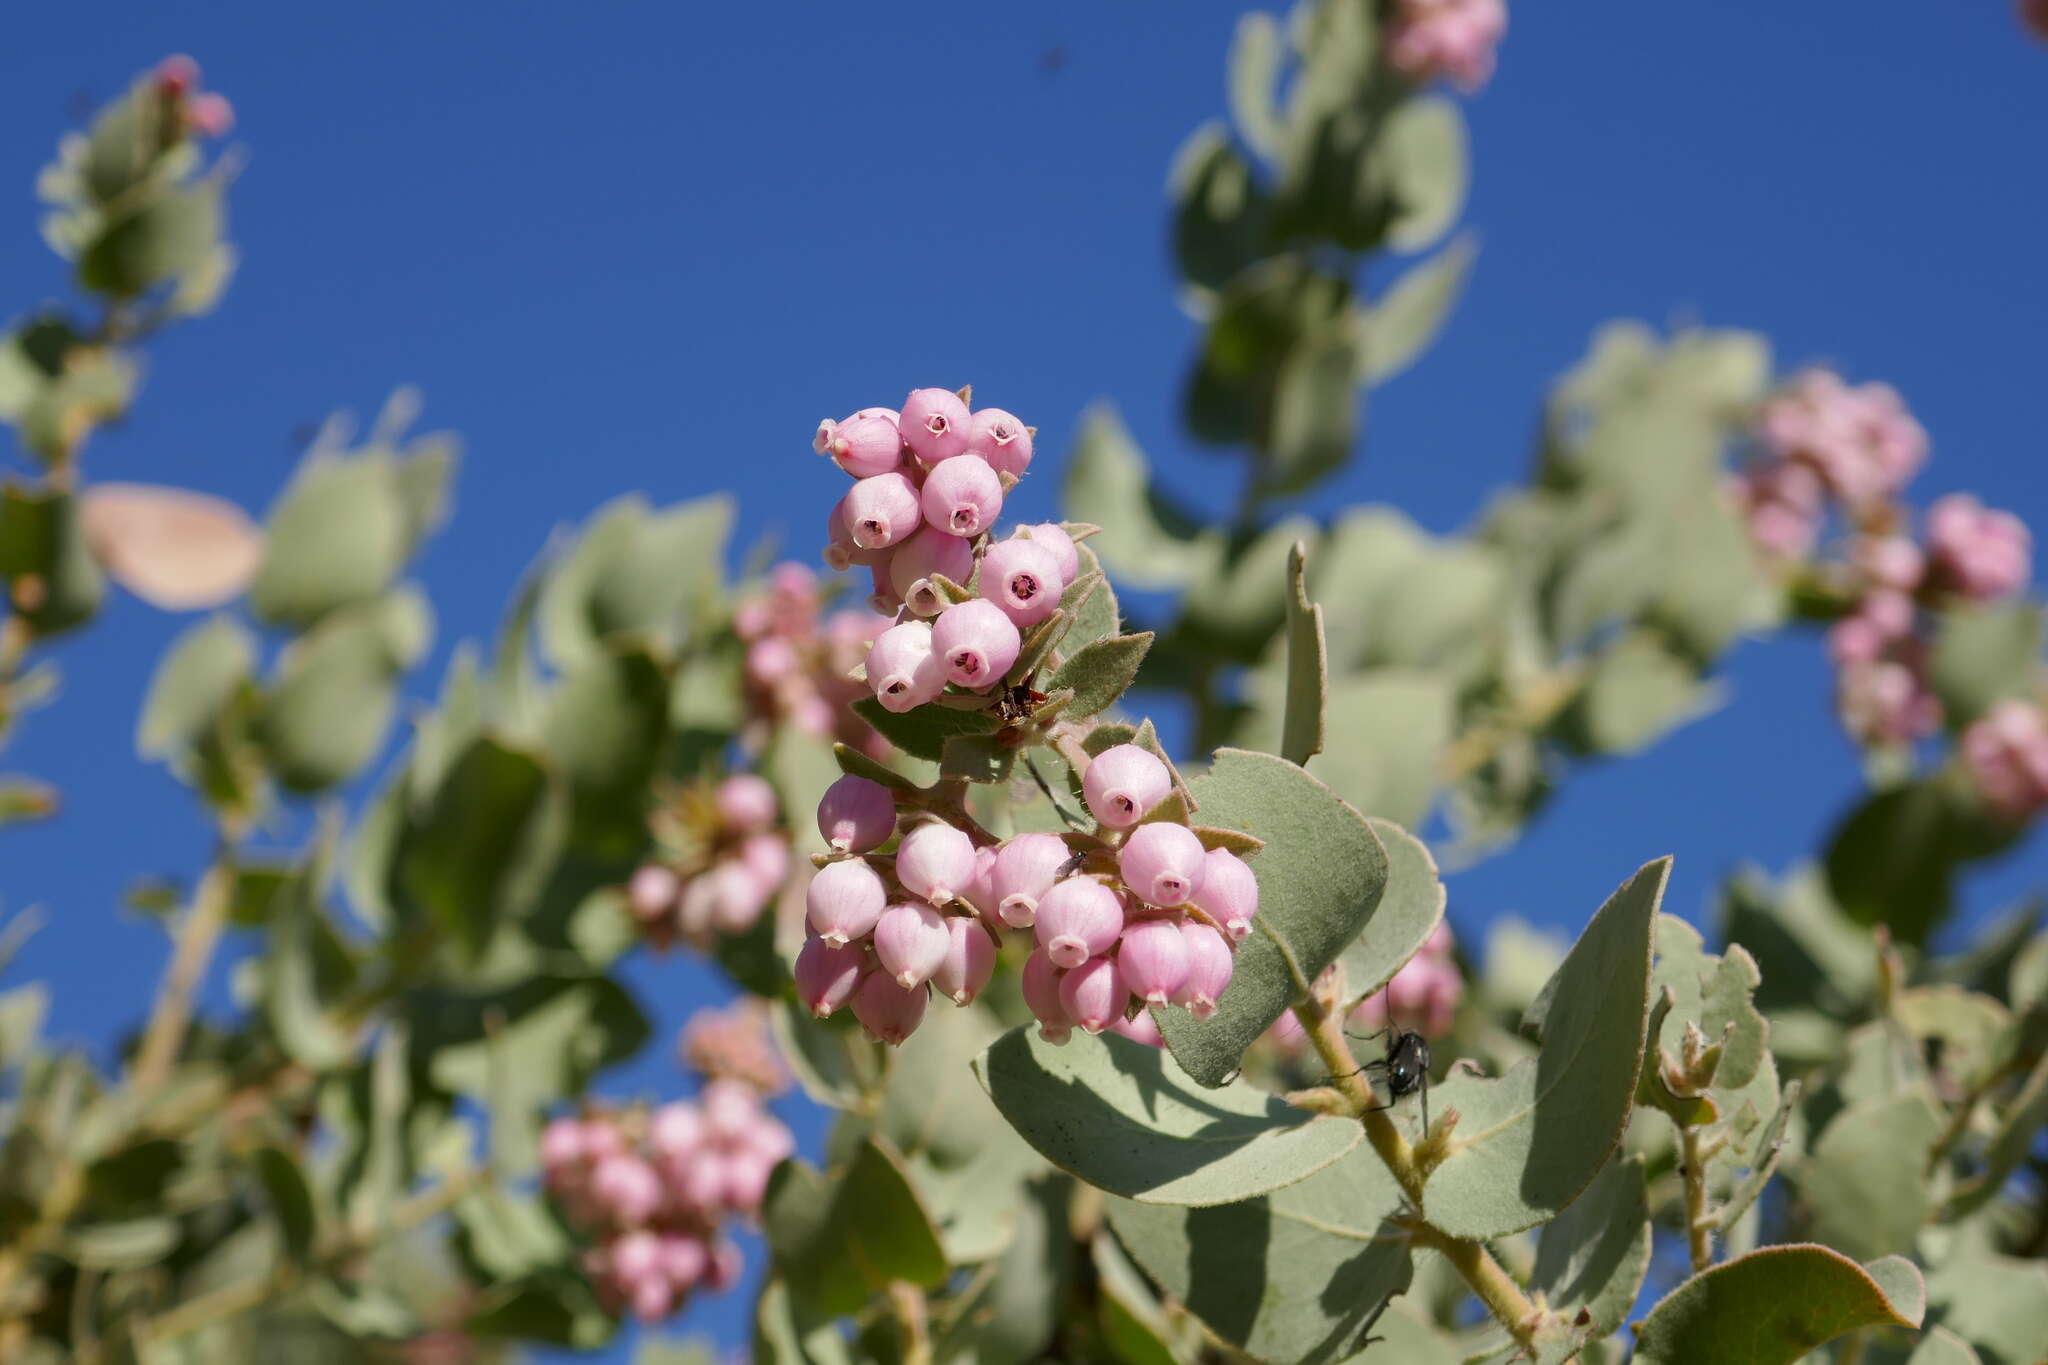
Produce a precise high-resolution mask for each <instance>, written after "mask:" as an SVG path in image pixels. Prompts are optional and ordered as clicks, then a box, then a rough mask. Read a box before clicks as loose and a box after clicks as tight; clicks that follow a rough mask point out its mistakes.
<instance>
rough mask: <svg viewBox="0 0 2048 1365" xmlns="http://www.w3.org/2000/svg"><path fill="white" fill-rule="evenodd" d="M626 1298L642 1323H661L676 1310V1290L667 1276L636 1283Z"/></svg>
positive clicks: (634, 1314)
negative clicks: (671, 1286)
mask: <svg viewBox="0 0 2048 1365" xmlns="http://www.w3.org/2000/svg"><path fill="white" fill-rule="evenodd" d="M622 1287H623V1286H622ZM626 1298H627V1301H628V1302H629V1303H631V1304H632V1306H633V1316H634V1317H635V1318H638V1319H639V1320H640V1321H641V1322H660V1321H661V1320H662V1319H663V1318H665V1317H667V1316H668V1315H669V1314H670V1313H671V1312H673V1311H674V1309H675V1290H674V1289H672V1288H670V1286H669V1282H668V1279H667V1277H666V1276H662V1277H658V1278H650V1279H645V1280H638V1281H635V1282H634V1284H633V1287H632V1288H631V1289H630V1290H628V1291H627V1294H626Z"/></svg>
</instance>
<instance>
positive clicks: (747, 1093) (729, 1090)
mask: <svg viewBox="0 0 2048 1365" xmlns="http://www.w3.org/2000/svg"><path fill="white" fill-rule="evenodd" d="M697 1102H698V1103H699V1104H700V1105H702V1106H703V1109H704V1128H705V1131H706V1132H708V1133H710V1134H711V1135H712V1136H714V1137H716V1138H718V1139H719V1140H720V1141H722V1142H724V1143H726V1144H728V1145H730V1144H731V1143H733V1142H735V1141H737V1140H740V1139H743V1138H746V1137H749V1136H751V1135H752V1133H753V1131H754V1125H755V1124H756V1123H758V1122H760V1119H761V1101H760V1099H759V1097H757V1096H756V1095H755V1094H754V1091H753V1089H752V1087H750V1086H748V1085H747V1084H746V1083H745V1082H743V1081H736V1080H733V1079H731V1078H730V1077H725V1076H720V1077H718V1078H716V1079H714V1080H712V1081H709V1082H707V1083H706V1084H705V1086H704V1089H703V1092H702V1093H701V1094H699V1095H698V1097H697Z"/></svg>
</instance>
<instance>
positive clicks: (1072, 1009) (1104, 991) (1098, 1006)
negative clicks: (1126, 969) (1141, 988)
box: [1060, 957, 1131, 1033]
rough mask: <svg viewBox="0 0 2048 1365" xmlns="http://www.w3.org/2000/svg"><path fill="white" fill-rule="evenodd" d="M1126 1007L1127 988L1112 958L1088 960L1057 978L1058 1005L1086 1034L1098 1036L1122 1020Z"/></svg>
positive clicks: (1127, 1004)
mask: <svg viewBox="0 0 2048 1365" xmlns="http://www.w3.org/2000/svg"><path fill="white" fill-rule="evenodd" d="M1130 1003H1131V991H1130V987H1128V986H1126V985H1125V984H1124V978H1123V972H1122V971H1121V970H1119V968H1118V967H1117V965H1116V959H1115V958H1113V957H1091V958H1089V959H1088V960H1087V961H1086V962H1084V963H1082V964H1081V965H1080V966H1078V967H1073V968H1070V969H1069V970H1068V972H1067V974H1066V975H1065V976H1063V977H1061V978H1060V1004H1061V1005H1063V1006H1065V1007H1066V1011H1067V1014H1068V1015H1069V1016H1071V1017H1072V1019H1073V1021H1074V1022H1075V1023H1076V1024H1079V1025H1080V1026H1081V1027H1082V1028H1084V1029H1086V1030H1087V1031H1088V1032H1090V1033H1100V1032H1102V1031H1103V1030H1104V1029H1106V1028H1108V1027H1109V1026H1110V1025H1111V1024H1113V1023H1115V1022H1116V1021H1117V1020H1119V1019H1121V1018H1123V1017H1124V1011H1125V1010H1126V1009H1128V1008H1129V1007H1130Z"/></svg>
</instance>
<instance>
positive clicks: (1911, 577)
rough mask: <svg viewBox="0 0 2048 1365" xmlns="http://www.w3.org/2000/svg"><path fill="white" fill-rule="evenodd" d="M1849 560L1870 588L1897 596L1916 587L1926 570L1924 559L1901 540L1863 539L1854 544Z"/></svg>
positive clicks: (1900, 537)
mask: <svg viewBox="0 0 2048 1365" xmlns="http://www.w3.org/2000/svg"><path fill="white" fill-rule="evenodd" d="M1852 557H1853V558H1854V560H1855V561H1856V567H1857V568H1859V569H1861V570H1862V571H1863V576H1864V577H1865V578H1868V579H1869V580H1870V582H1871V584H1872V585H1873V586H1875V587H1879V588H1889V589H1891V590H1892V591H1893V592H1898V593H1909V592H1911V591H1913V589H1915V588H1917V587H1919V586H1920V579H1921V576H1922V575H1923V574H1924V573H1925V572H1926V570H1927V557H1926V556H1925V555H1923V554H1921V553H1920V547H1919V546H1918V545H1915V544H1914V543H1913V542H1912V541H1910V540H1908V539H1907V538H1906V537H1904V536H1898V535H1892V536H1865V537H1863V538H1862V539H1861V540H1859V541H1857V542H1856V548H1855V550H1854V551H1853V553H1852Z"/></svg>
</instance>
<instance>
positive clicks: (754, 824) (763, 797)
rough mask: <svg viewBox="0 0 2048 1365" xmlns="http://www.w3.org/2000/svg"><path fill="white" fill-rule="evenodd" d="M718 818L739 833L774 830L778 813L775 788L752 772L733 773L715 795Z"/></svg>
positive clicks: (720, 785) (719, 786) (722, 783)
mask: <svg viewBox="0 0 2048 1365" xmlns="http://www.w3.org/2000/svg"><path fill="white" fill-rule="evenodd" d="M713 800H714V801H715V802H716V804H717V806H718V818H719V819H721V820H723V821H725V823H726V824H727V825H728V826H729V827H731V828H732V829H734V830H737V831H739V832H740V833H743V834H745V833H752V832H753V831H755V830H762V829H773V828H774V827H775V817H776V814H777V803H776V800H775V788H773V787H771V786H769V785H768V780H767V779H766V778H763V777H759V776H756V775H755V774H753V773H734V774H733V775H732V776H731V777H728V778H726V779H725V780H724V781H723V782H721V783H719V784H718V789H717V791H716V792H715V793H714V795H713Z"/></svg>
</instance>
